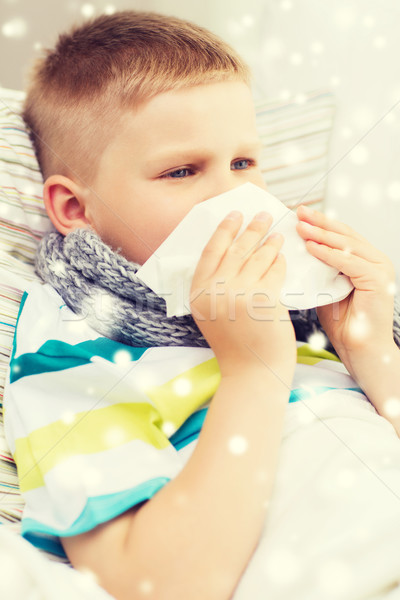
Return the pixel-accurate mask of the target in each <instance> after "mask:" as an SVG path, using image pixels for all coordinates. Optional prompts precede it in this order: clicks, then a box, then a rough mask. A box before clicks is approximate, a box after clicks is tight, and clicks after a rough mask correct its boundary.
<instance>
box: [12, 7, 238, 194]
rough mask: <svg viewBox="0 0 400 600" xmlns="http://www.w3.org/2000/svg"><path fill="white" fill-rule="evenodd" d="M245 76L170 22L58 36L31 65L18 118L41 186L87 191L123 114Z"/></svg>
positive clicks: (129, 22)
mask: <svg viewBox="0 0 400 600" xmlns="http://www.w3.org/2000/svg"><path fill="white" fill-rule="evenodd" d="M231 79H237V80H241V81H243V82H245V83H247V84H249V83H250V71H249V68H248V67H247V65H246V64H245V63H244V62H243V61H242V59H241V58H240V57H239V56H238V55H237V54H236V52H235V51H234V50H233V49H232V48H231V47H230V46H229V45H228V44H226V43H225V42H223V41H222V40H221V39H219V38H218V37H217V36H215V35H214V34H212V33H211V32H209V31H207V30H206V29H203V28H202V27H199V26H197V25H195V24H192V23H189V22H186V21H183V20H181V19H178V18H175V17H167V16H164V15H158V14H155V13H144V12H136V11H121V12H117V13H114V14H113V15H103V16H100V17H98V18H95V19H93V20H91V21H88V22H86V23H84V24H83V25H80V26H77V27H74V28H73V29H72V30H71V31H69V32H68V33H65V34H62V35H60V36H59V38H58V41H57V43H56V46H55V48H54V49H50V50H46V51H45V55H44V56H42V57H40V58H39V59H37V61H36V62H35V64H34V65H33V69H32V73H31V78H30V84H29V85H28V89H27V97H26V101H25V106H24V112H23V117H24V119H25V121H26V123H27V125H28V127H29V129H30V134H31V138H32V141H33V144H34V147H35V151H36V155H37V158H38V161H39V165H40V168H41V171H42V174H43V177H44V179H47V177H49V176H50V175H52V174H55V173H57V174H62V175H65V176H68V177H74V176H75V178H76V177H78V178H80V179H82V180H83V181H84V182H85V183H87V184H89V183H90V181H91V179H92V178H93V177H94V175H95V172H96V169H97V164H98V161H99V159H100V157H101V154H102V152H103V151H104V149H105V147H106V146H107V144H108V143H109V141H110V140H111V139H112V138H113V137H114V136H115V135H116V134H117V133H118V126H119V122H120V117H121V116H122V114H123V112H125V111H127V110H131V109H135V108H136V107H138V106H139V105H140V104H141V103H143V102H145V101H147V100H149V99H151V98H152V97H154V96H155V95H156V94H160V93H162V92H166V91H168V90H171V89H178V88H182V87H189V86H195V85H199V84H203V83H211V82H217V81H224V80H231Z"/></svg>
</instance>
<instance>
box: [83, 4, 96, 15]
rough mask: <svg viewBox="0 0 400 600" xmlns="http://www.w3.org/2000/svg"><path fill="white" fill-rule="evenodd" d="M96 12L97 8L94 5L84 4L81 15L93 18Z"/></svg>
mask: <svg viewBox="0 0 400 600" xmlns="http://www.w3.org/2000/svg"><path fill="white" fill-rule="evenodd" d="M95 12H96V7H95V6H94V5H93V4H88V3H86V4H82V6H81V13H82V15H83V16H84V17H87V18H90V17H93V15H94V13H95Z"/></svg>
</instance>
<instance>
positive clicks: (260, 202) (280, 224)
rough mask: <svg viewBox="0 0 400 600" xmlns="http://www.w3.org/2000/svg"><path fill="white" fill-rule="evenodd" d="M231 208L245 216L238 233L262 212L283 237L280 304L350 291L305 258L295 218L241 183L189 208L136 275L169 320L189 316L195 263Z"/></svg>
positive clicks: (333, 273)
mask: <svg viewBox="0 0 400 600" xmlns="http://www.w3.org/2000/svg"><path fill="white" fill-rule="evenodd" d="M232 210H239V211H240V212H241V213H242V214H243V216H244V219H243V223H242V227H241V229H240V231H239V234H238V235H240V233H242V231H243V230H244V229H245V228H246V227H247V225H248V224H249V222H250V221H251V219H252V218H253V217H254V216H255V215H256V213H258V212H260V211H261V210H266V211H267V212H269V213H270V214H271V216H272V218H273V223H272V226H271V229H270V231H269V233H271V232H272V231H276V232H279V233H281V234H282V235H283V236H284V239H285V241H284V244H283V246H282V249H281V253H282V254H283V255H284V256H285V259H286V263H287V271H286V279H285V283H284V285H283V288H282V291H281V296H280V300H281V302H282V304H284V305H285V306H286V308H288V309H289V310H295V309H306V308H314V307H316V306H323V305H325V304H331V303H333V302H338V301H340V300H343V298H345V297H346V296H347V295H348V294H349V293H350V292H351V291H352V289H353V285H352V283H351V281H350V280H349V278H348V277H347V276H345V275H343V273H339V271H337V269H335V268H333V267H331V266H329V265H327V264H325V263H323V262H322V261H320V260H319V259H317V258H315V257H314V256H311V254H309V252H308V251H307V249H306V245H305V242H304V240H303V239H302V238H301V237H300V236H299V234H298V233H297V231H296V224H297V217H296V215H295V214H294V213H293V212H292V211H291V210H289V209H288V208H287V207H286V206H285V205H284V204H283V203H282V202H280V201H279V200H278V199H277V198H275V197H274V196H272V194H270V193H269V192H267V191H265V190H263V189H262V188H260V187H258V186H256V185H254V184H252V183H245V184H243V185H241V186H239V187H237V188H235V189H233V190H230V191H228V192H225V193H223V194H220V195H219V196H215V197H214V198H210V199H209V200H205V201H204V202H200V203H199V204H197V205H196V206H195V207H194V208H192V210H191V211H190V212H189V213H188V214H187V215H186V217H185V218H184V219H183V220H182V221H181V222H180V223H179V225H178V226H177V227H176V228H175V229H174V230H173V232H172V233H171V234H170V235H169V236H168V237H167V239H166V240H164V242H163V243H162V244H161V245H160V246H159V247H158V248H157V250H156V251H155V252H154V253H153V254H152V255H151V256H150V258H149V259H148V260H147V261H146V262H145V263H144V265H142V267H140V269H139V270H138V271H137V273H136V275H137V277H138V278H139V279H141V280H142V281H143V282H144V283H145V284H146V285H148V286H149V287H150V288H151V289H152V290H153V291H154V292H155V293H156V294H158V295H159V296H161V297H163V298H164V299H165V301H166V304H167V316H168V317H172V316H182V315H186V314H189V313H190V302H189V295H190V287H191V282H192V279H193V275H194V272H195V269H196V265H197V263H198V261H199V259H200V256H201V253H202V251H203V248H204V247H205V245H206V244H207V242H208V240H209V239H210V237H211V235H212V234H213V233H214V231H215V229H216V228H217V225H218V224H219V223H220V222H221V221H222V220H223V219H224V218H225V217H226V215H227V214H228V213H229V212H231V211H232ZM269 233H268V234H269Z"/></svg>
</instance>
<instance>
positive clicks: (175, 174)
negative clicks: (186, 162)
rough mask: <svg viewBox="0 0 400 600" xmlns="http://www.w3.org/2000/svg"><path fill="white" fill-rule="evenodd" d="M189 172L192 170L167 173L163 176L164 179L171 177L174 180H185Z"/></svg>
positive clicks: (177, 170)
mask: <svg viewBox="0 0 400 600" xmlns="http://www.w3.org/2000/svg"><path fill="white" fill-rule="evenodd" d="M189 171H190V169H187V168H182V169H176V171H171V172H170V173H166V174H165V175H163V177H171V178H172V179H183V178H184V177H187V176H188V174H189Z"/></svg>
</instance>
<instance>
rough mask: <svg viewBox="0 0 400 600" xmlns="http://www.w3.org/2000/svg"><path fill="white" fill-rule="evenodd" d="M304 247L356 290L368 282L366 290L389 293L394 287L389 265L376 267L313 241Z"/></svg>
mask: <svg viewBox="0 0 400 600" xmlns="http://www.w3.org/2000/svg"><path fill="white" fill-rule="evenodd" d="M306 245H307V249H308V251H309V252H310V254H312V255H313V256H315V257H316V258H319V259H320V260H322V261H323V262H325V263H327V264H328V265H330V266H332V267H335V268H336V269H337V270H338V271H341V272H342V273H344V274H345V275H347V276H348V277H350V279H351V280H352V283H353V285H355V287H357V288H358V289H362V287H360V284H359V282H368V283H370V284H371V285H369V286H368V289H372V288H374V289H377V288H381V289H385V290H387V291H388V293H389V292H390V289H391V288H392V286H393V285H394V280H395V272H394V269H391V267H390V265H381V264H380V265H379V266H378V265H376V264H375V263H371V262H369V261H367V260H364V259H363V258H360V257H359V256H354V255H352V254H350V253H348V252H346V251H343V250H338V249H337V248H330V247H329V246H325V245H324V244H318V243H316V242H313V241H308V242H306Z"/></svg>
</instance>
